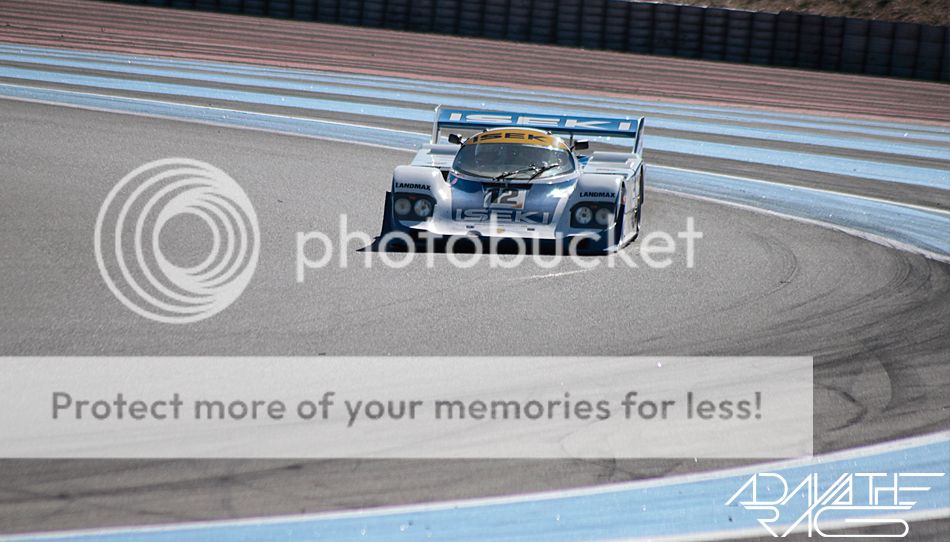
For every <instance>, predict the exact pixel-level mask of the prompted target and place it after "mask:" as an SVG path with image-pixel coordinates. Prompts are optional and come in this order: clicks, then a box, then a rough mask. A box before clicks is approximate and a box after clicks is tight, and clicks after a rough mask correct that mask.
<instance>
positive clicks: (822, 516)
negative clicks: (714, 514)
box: [725, 472, 945, 538]
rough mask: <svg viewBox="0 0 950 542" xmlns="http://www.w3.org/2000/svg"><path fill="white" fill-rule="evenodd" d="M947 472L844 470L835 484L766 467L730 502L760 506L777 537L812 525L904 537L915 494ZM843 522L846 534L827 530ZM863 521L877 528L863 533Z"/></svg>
mask: <svg viewBox="0 0 950 542" xmlns="http://www.w3.org/2000/svg"><path fill="white" fill-rule="evenodd" d="M944 474H945V473H932V472H902V473H882V472H855V473H843V474H841V475H839V476H838V478H837V479H834V481H832V482H831V483H830V484H828V481H829V480H827V479H826V480H819V476H818V474H809V475H807V476H805V478H803V479H801V480H800V481H793V482H792V483H793V484H795V485H794V486H793V485H791V484H790V483H789V481H788V480H786V479H785V477H784V476H782V475H781V474H776V473H774V472H760V473H757V474H753V475H752V477H750V478H749V479H748V480H747V481H746V482H745V483H744V484H743V485H742V487H740V488H739V489H738V490H737V491H736V492H735V493H734V494H733V495H732V497H730V498H729V500H728V501H726V503H725V504H726V505H727V506H729V505H731V504H733V503H736V502H737V503H738V504H739V506H741V507H742V508H744V509H746V510H755V511H758V512H759V514H758V515H757V518H756V519H757V520H758V522H759V524H760V525H762V527H764V528H765V530H766V531H768V532H769V534H771V535H772V536H773V537H785V536H788V535H789V534H790V533H791V532H793V531H796V530H803V529H807V532H808V536H809V537H810V536H811V535H812V533H817V534H818V535H819V536H822V537H830V538H903V537H905V536H907V533H908V532H910V526H909V525H908V524H907V521H905V520H904V519H902V518H901V517H900V516H901V513H902V512H907V511H910V510H912V509H913V507H914V505H915V504H917V501H916V500H915V494H920V493H922V492H927V491H930V489H931V487H930V486H929V485H926V483H927V479H928V478H940V477H942V476H944ZM789 522H790V523H789ZM780 525H781V527H780ZM802 526H804V527H802ZM842 527H847V528H848V530H847V531H844V532H842V533H841V534H829V533H827V532H826V531H825V530H827V529H841V528H842ZM859 527H874V528H876V529H875V530H874V531H873V532H861V533H858V532H856V531H858V530H860V529H858V528H859ZM881 527H886V528H885V529H881ZM823 529H824V530H823Z"/></svg>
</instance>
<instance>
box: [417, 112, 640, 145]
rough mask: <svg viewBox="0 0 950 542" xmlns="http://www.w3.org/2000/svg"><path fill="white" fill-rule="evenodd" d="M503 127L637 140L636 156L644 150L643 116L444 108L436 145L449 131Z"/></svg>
mask: <svg viewBox="0 0 950 542" xmlns="http://www.w3.org/2000/svg"><path fill="white" fill-rule="evenodd" d="M502 126H517V127H519V128H537V129H540V130H545V131H548V132H552V133H559V134H569V135H570V136H571V137H572V138H573V137H574V136H577V135H583V136H599V137H619V138H627V139H632V140H633V141H634V143H633V152H634V153H636V154H640V153H641V152H642V150H643V137H642V136H643V117H640V118H639V119H631V118H629V117H628V118H613V119H611V118H597V117H579V116H574V115H564V116H555V115H535V114H528V113H507V112H502V111H472V110H465V109H448V108H447V109H443V108H442V106H441V105H440V106H439V107H436V108H435V122H434V123H433V124H432V143H438V142H439V133H440V132H441V131H442V130H443V129H445V128H464V129H468V130H484V129H488V128H499V127H502Z"/></svg>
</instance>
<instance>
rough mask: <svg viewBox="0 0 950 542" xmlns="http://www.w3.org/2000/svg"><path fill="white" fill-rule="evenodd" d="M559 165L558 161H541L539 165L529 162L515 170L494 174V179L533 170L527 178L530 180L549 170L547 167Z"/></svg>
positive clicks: (498, 179)
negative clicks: (554, 162) (550, 162)
mask: <svg viewBox="0 0 950 542" xmlns="http://www.w3.org/2000/svg"><path fill="white" fill-rule="evenodd" d="M560 165H561V163H560V162H558V163H556V164H549V163H547V162H543V163H541V165H538V164H531V165H530V166H528V167H523V168H521V169H515V170H512V171H506V172H504V173H502V174H501V175H498V176H496V177H495V180H496V181H500V180H503V179H507V178H509V177H511V176H513V175H518V174H519V173H527V172H529V171H533V172H534V175H532V176H531V177H529V178H528V180H529V181H530V180H532V179H535V178H536V177H537V176H538V175H541V174H542V173H544V172H545V171H547V170H549V169H551V168H556V167H558V166H560Z"/></svg>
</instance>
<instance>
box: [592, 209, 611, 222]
mask: <svg viewBox="0 0 950 542" xmlns="http://www.w3.org/2000/svg"><path fill="white" fill-rule="evenodd" d="M611 218H613V213H611V212H610V209H608V208H607V207H601V208H600V209H597V212H596V213H594V220H596V221H597V223H598V224H600V225H601V226H606V225H607V224H610V219H611Z"/></svg>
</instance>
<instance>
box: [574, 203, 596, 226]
mask: <svg viewBox="0 0 950 542" xmlns="http://www.w3.org/2000/svg"><path fill="white" fill-rule="evenodd" d="M593 219H594V211H591V210H590V207H588V206H586V205H581V206H580V207H578V208H576V209H574V221H575V222H577V223H578V224H580V225H581V226H586V225H588V224H590V221H591V220H593Z"/></svg>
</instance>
